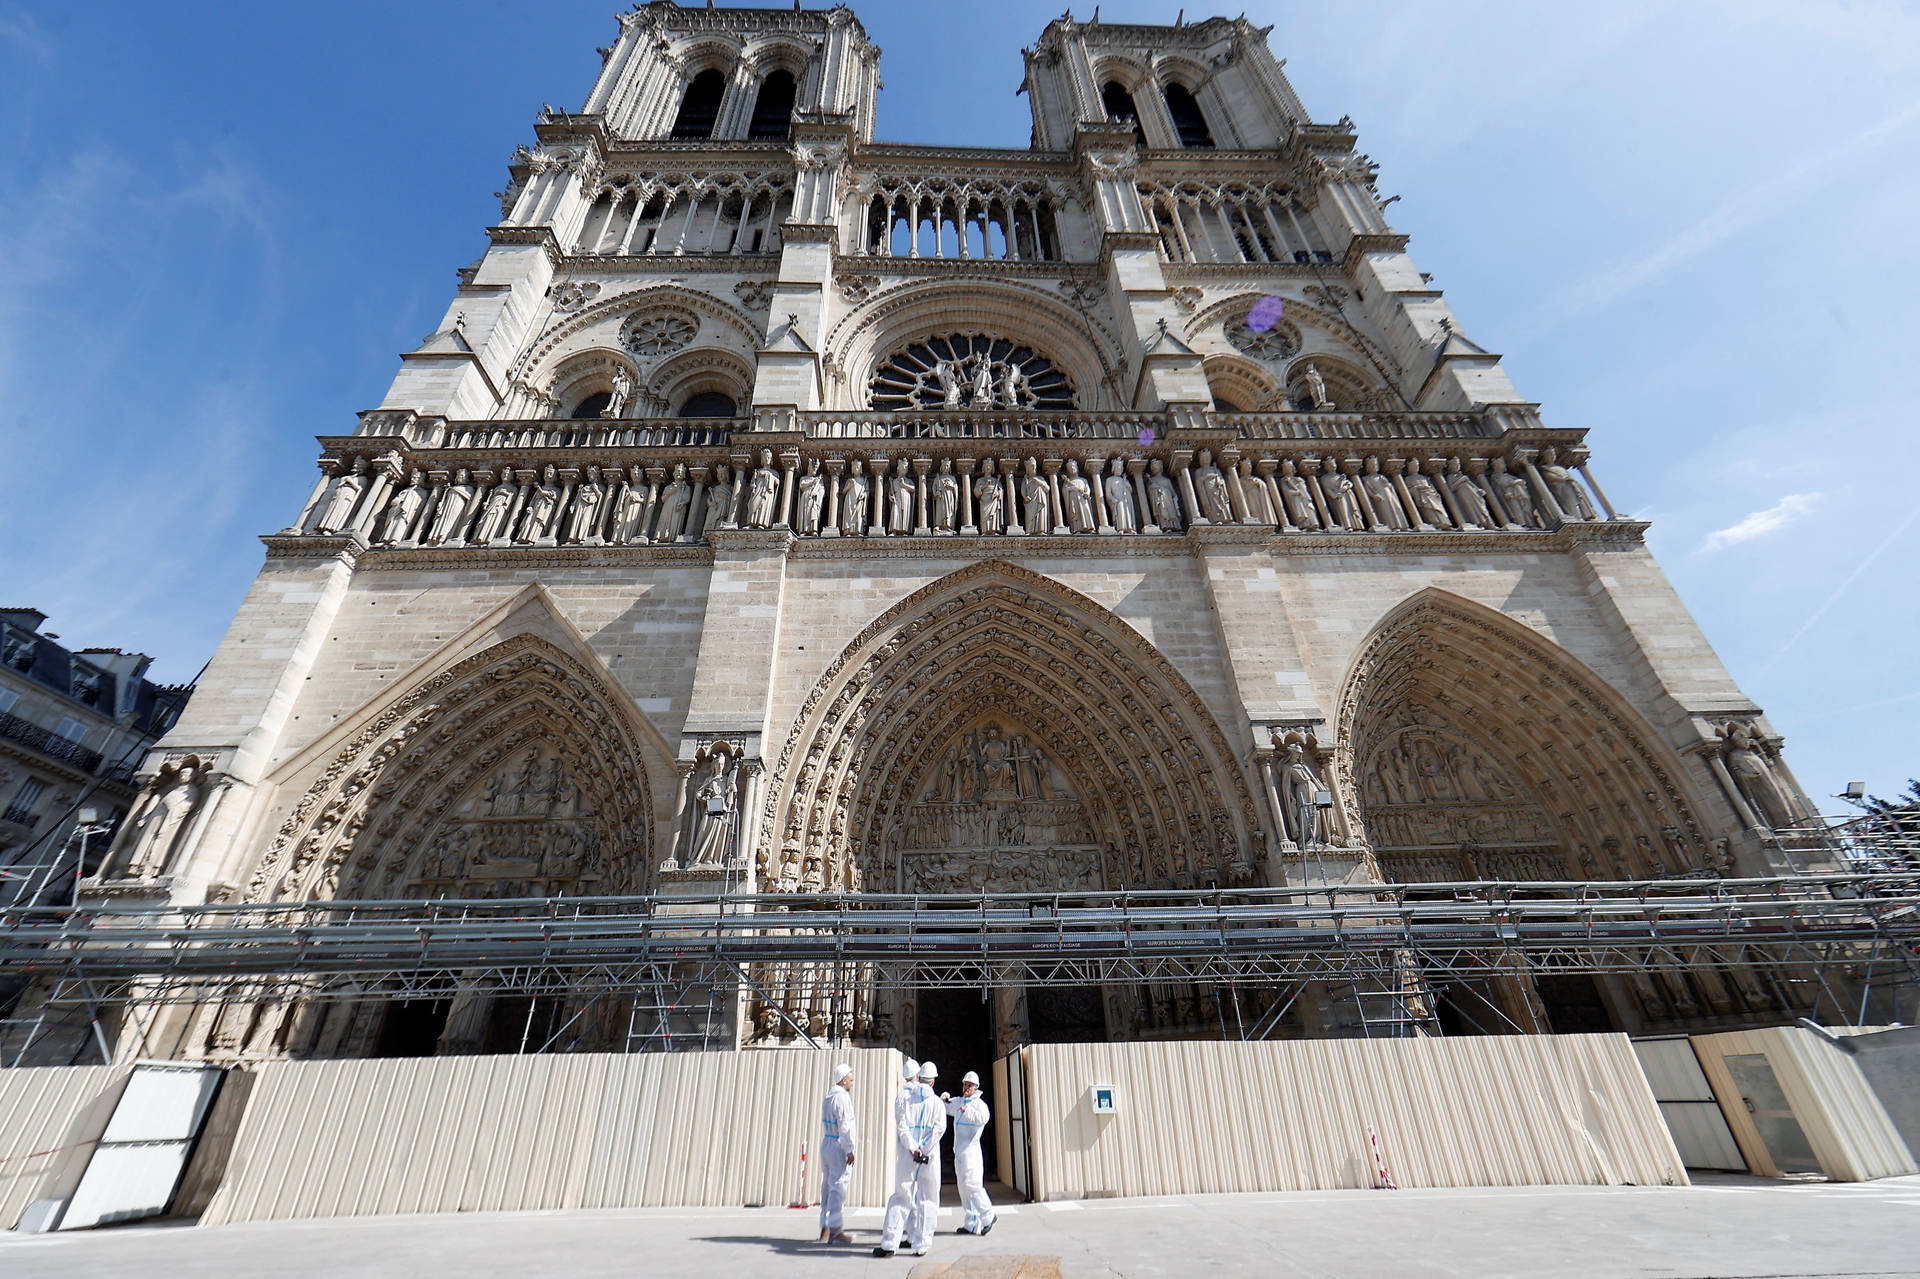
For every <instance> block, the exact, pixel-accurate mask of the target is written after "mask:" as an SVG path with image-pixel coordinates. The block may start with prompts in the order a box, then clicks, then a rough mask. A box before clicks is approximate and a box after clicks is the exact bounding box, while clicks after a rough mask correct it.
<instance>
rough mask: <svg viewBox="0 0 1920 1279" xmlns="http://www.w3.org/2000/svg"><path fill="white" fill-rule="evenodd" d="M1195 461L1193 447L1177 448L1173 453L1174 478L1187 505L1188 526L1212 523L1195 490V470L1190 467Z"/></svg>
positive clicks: (1181, 499)
mask: <svg viewBox="0 0 1920 1279" xmlns="http://www.w3.org/2000/svg"><path fill="white" fill-rule="evenodd" d="M1192 463H1193V450H1192V449H1175V450H1174V454H1173V479H1174V483H1175V485H1176V486H1177V487H1178V488H1179V490H1180V501H1181V503H1182V504H1183V505H1184V506H1185V508H1186V510H1185V512H1184V513H1185V515H1186V517H1187V527H1188V528H1193V527H1195V526H1197V525H1201V524H1207V523H1210V522H1211V521H1209V520H1208V519H1207V516H1206V513H1205V512H1204V511H1202V510H1201V509H1200V499H1199V497H1198V496H1197V495H1196V494H1195V493H1194V491H1193V472H1192V471H1191V470H1190V469H1189V467H1190V466H1191V465H1192Z"/></svg>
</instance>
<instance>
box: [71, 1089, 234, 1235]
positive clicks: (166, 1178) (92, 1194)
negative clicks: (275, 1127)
mask: <svg viewBox="0 0 1920 1279" xmlns="http://www.w3.org/2000/svg"><path fill="white" fill-rule="evenodd" d="M224 1073H225V1072H223V1071H222V1070H221V1069H220V1068H219V1067H217V1066H202V1065H197V1064H189V1063H173V1062H141V1063H139V1064H138V1065H136V1066H135V1067H134V1068H133V1077H132V1078H130V1079H128V1080H127V1087H126V1091H124V1092H122V1093H121V1094H120V1101H119V1104H118V1105H116V1106H115V1107H114V1110H113V1118H112V1119H110V1120H108V1121H107V1128H106V1131H105V1132H104V1133H102V1134H101V1137H100V1144H99V1146H97V1147H96V1148H95V1149H94V1152H93V1158H92V1159H91V1160H90V1161H89V1162H88V1163H87V1171H86V1173H85V1175H83V1176H82V1177H81V1178H80V1186H79V1189H77V1190H75V1191H74V1193H73V1200H72V1202H70V1203H69V1204H68V1205H67V1211H66V1213H65V1214H64V1215H63V1216H62V1217H61V1218H60V1229H62V1230H84V1229H85V1228H87V1227H88V1226H97V1225H100V1224H101V1223H103V1222H109V1221H133V1220H137V1219H138V1218H141V1217H157V1216H159V1215H161V1214H162V1213H164V1212H166V1210H167V1207H168V1206H169V1205H170V1204H171V1203H172V1201H173V1190H174V1187H175V1186H177V1185H179V1183H180V1174H181V1173H182V1172H184V1171H185V1170H186V1166H187V1159H188V1157H189V1156H190V1155H192V1154H193V1143H194V1141H195V1139H196V1138H197V1137H198V1136H199V1134H200V1125H201V1124H202V1123H204V1122H205V1120H206V1117H207V1107H208V1106H209V1105H210V1104H212V1101H213V1094H214V1092H215V1090H216V1089H218V1088H219V1086H220V1080H221V1077H222V1075H223V1074H224Z"/></svg>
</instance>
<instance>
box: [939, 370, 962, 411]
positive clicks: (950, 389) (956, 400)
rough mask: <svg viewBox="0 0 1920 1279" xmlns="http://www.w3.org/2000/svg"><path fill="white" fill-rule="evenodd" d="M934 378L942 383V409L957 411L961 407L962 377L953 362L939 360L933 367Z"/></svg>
mask: <svg viewBox="0 0 1920 1279" xmlns="http://www.w3.org/2000/svg"><path fill="white" fill-rule="evenodd" d="M933 376H934V379H935V380H936V381H938V382H939V383H940V407H941V408H943V409H957V408H959V407H960V392H961V387H960V375H959V372H958V370H956V369H955V368H954V366H953V361H951V360H937V361H935V362H934V366H933Z"/></svg>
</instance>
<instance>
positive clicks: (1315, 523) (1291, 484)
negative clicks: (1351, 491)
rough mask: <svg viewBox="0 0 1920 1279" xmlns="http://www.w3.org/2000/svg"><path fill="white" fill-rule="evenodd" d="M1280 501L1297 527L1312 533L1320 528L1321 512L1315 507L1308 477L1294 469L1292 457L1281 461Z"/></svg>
mask: <svg viewBox="0 0 1920 1279" xmlns="http://www.w3.org/2000/svg"><path fill="white" fill-rule="evenodd" d="M1280 501H1281V502H1282V503H1283V504H1284V505H1285V506H1286V508H1287V518H1288V519H1289V520H1291V521H1293V526H1294V527H1295V528H1297V529H1304V530H1306V531H1307V532H1310V533H1311V532H1317V531H1318V530H1319V528H1320V512H1319V511H1317V510H1315V509H1314V505H1313V494H1312V493H1310V492H1308V490H1307V477H1306V476H1304V475H1301V474H1300V473H1299V472H1298V471H1296V470H1295V469H1294V466H1293V459H1292V458H1288V459H1286V460H1285V461H1283V462H1281V463H1280Z"/></svg>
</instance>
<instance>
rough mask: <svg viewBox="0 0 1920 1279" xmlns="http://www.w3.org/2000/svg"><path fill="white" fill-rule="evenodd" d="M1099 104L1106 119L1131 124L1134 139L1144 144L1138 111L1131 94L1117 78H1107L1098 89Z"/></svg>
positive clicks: (1143, 131) (1144, 139) (1143, 134)
mask: <svg viewBox="0 0 1920 1279" xmlns="http://www.w3.org/2000/svg"><path fill="white" fill-rule="evenodd" d="M1100 105H1101V106H1102V107H1103V108H1105V109H1106V113H1107V119H1109V120H1111V121H1113V122H1114V123H1115V124H1131V125H1132V126H1133V137H1134V141H1136V142H1139V143H1142V144H1145V142H1146V140H1147V135H1146V131H1145V130H1143V129H1142V128H1141V127H1140V112H1139V111H1138V110H1136V109H1135V108H1134V105H1133V95H1132V94H1131V93H1128V92H1127V90H1126V86H1125V85H1123V84H1121V83H1120V82H1119V81H1118V80H1109V81H1107V83H1106V84H1105V85H1104V86H1103V87H1102V88H1101V90H1100Z"/></svg>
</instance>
